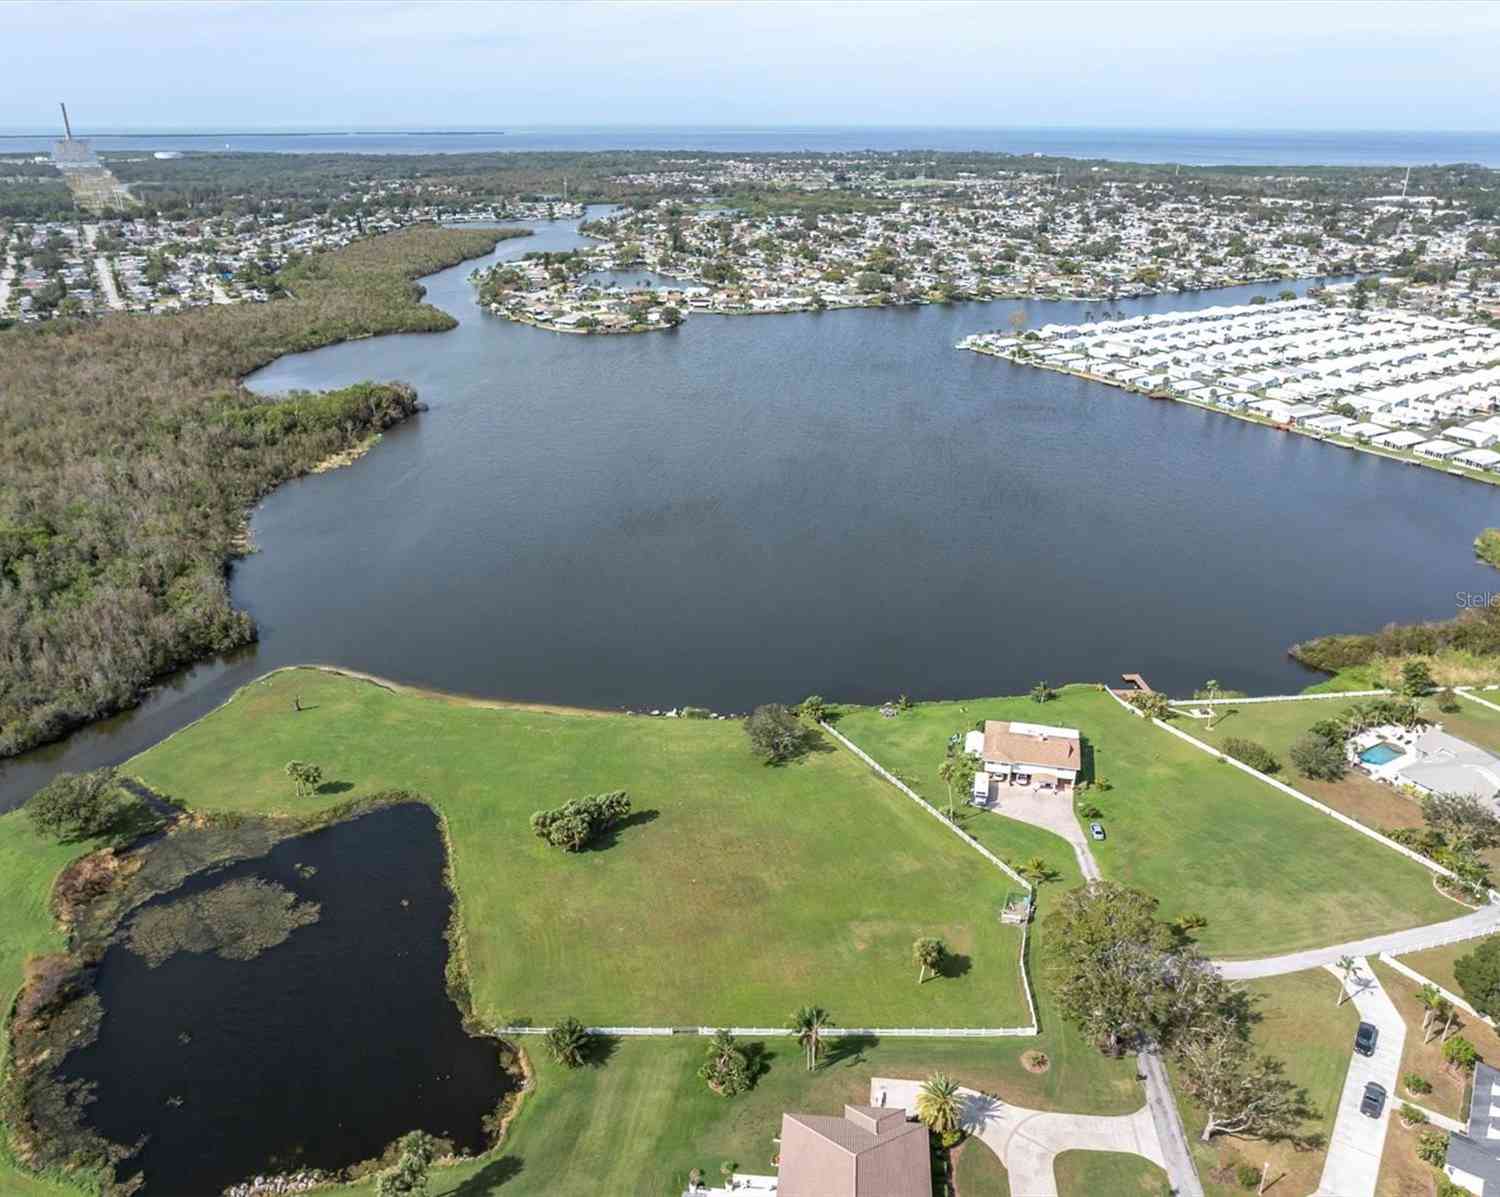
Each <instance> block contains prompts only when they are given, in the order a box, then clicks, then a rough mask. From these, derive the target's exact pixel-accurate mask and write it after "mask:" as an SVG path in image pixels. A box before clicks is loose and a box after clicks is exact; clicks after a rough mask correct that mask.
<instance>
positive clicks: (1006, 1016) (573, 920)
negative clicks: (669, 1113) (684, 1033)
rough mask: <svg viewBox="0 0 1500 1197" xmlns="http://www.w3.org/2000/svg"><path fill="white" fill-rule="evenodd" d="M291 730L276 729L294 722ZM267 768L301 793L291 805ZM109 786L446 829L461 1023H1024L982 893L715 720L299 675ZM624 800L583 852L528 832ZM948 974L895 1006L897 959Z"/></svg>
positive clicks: (909, 983) (993, 906) (1012, 954)
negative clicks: (354, 806)
mask: <svg viewBox="0 0 1500 1197" xmlns="http://www.w3.org/2000/svg"><path fill="white" fill-rule="evenodd" d="M299 698H300V701H301V704H302V706H303V708H304V709H303V710H302V711H300V712H297V711H294V709H293V703H294V699H299ZM290 760H302V761H310V762H315V763H316V764H318V765H320V766H321V767H322V769H323V776H324V779H325V784H324V787H323V791H324V792H320V793H319V794H317V795H315V796H312V797H308V798H297V797H296V796H295V794H294V792H293V787H292V784H291V781H290V779H289V778H288V777H287V776H286V774H285V772H284V768H285V765H286V763H287V762H288V761H290ZM125 771H126V772H127V773H130V774H135V775H137V776H139V777H140V778H141V779H142V780H143V781H145V782H146V783H147V784H149V785H151V786H153V787H154V788H156V789H158V790H160V791H162V792H164V793H166V794H170V795H171V796H173V797H174V798H177V799H180V800H182V801H183V802H185V803H186V804H187V805H188V806H189V807H191V808H193V809H198V810H236V811H265V812H279V811H299V810H308V809H313V808H316V807H318V806H323V805H330V804H333V803H336V802H342V801H347V800H349V799H351V798H355V797H358V796H360V795H366V794H371V793H374V792H376V791H379V790H383V789H387V788H405V789H410V790H414V791H418V792H420V793H421V794H423V795H425V796H426V797H428V798H429V799H430V800H431V801H432V802H433V803H434V804H435V805H436V806H437V807H438V809H440V810H441V811H442V813H443V815H444V816H445V817H446V819H447V823H448V828H449V833H450V838H451V853H452V854H451V861H452V867H453V873H454V878H455V882H456V886H457V890H458V893H459V898H460V902H461V908H462V912H463V919H464V944H465V948H466V950H467V955H468V963H469V970H470V981H471V985H472V989H473V994H474V1000H475V1005H476V1009H477V1012H478V1013H479V1014H480V1016H481V1017H483V1018H485V1019H487V1020H492V1021H496V1022H502V1023H508V1022H514V1021H521V1020H530V1021H531V1022H533V1023H536V1024H547V1023H549V1022H551V1021H553V1020H555V1019H557V1018H559V1017H562V1016H564V1015H573V1016H576V1017H578V1018H581V1019H583V1020H584V1021H585V1022H588V1023H592V1024H596V1025H610V1026H677V1025H693V1026H697V1025H706V1024H707V1025H723V1024H734V1025H742V1026H768V1025H770V1026H779V1025H781V1024H783V1023H784V1022H785V1020H786V1018H787V1016H788V1015H789V1013H790V1012H791V1011H792V1010H793V1009H794V1008H796V1007H797V1006H800V1005H803V1004H806V1003H816V1004H818V1005H821V1006H824V1007H825V1008H827V1009H828V1010H829V1012H830V1013H831V1014H832V1016H833V1018H834V1019H835V1020H836V1021H837V1022H839V1023H842V1024H843V1025H844V1026H901V1027H912V1026H915V1027H946V1026H956V1027H974V1026H1016V1025H1024V1024H1026V1023H1028V1022H1029V1021H1030V1018H1029V1014H1028V1011H1027V1006H1026V1001H1025V996H1024V994H1023V991H1022V988H1021V984H1020V977H1019V950H1020V934H1019V931H1018V930H1017V929H1016V928H1014V927H1009V926H1004V925H1002V924H1001V923H1000V921H999V919H998V914H997V911H998V908H999V906H1000V904H1001V901H1002V898H1003V896H1004V894H1005V892H1006V890H1007V889H1008V888H1009V887H1010V886H1009V883H1008V882H1007V879H1006V878H1005V877H1004V876H1003V875H1002V874H1001V873H1000V872H999V871H998V870H997V869H995V868H994V866H993V865H990V864H988V863H987V862H986V861H985V860H984V859H983V858H982V857H980V856H979V855H978V854H977V853H975V852H973V851H972V850H970V849H967V848H965V847H964V845H963V844H962V843H961V842H960V841H959V840H958V839H957V838H956V837H954V836H952V835H950V834H948V833H947V832H946V831H944V829H943V828H942V826H941V825H939V824H938V823H937V822H936V821H935V820H933V819H932V818H931V817H930V816H928V815H926V814H924V813H923V812H922V811H921V810H919V809H917V808H916V807H915V805H914V804H912V803H911V802H910V800H908V799H906V798H903V797H902V796H901V795H900V794H899V793H897V792H896V791H895V790H893V789H892V788H891V787H890V786H888V785H886V784H885V783H883V782H881V781H879V780H878V779H876V778H875V777H874V776H873V775H872V774H871V773H870V772H869V771H868V770H867V769H866V768H865V767H864V766H863V765H861V764H859V763H858V762H857V761H856V760H855V759H854V758H853V757H852V756H850V755H849V754H848V753H847V752H844V751H842V750H839V749H836V748H835V747H834V746H833V745H832V744H831V743H830V744H825V745H824V746H823V748H822V749H821V750H819V751H814V752H812V753H810V754H809V755H807V756H806V757H804V758H803V759H801V760H798V761H796V762H794V763H792V764H789V765H785V766H780V767H769V766H766V765H764V764H762V763H761V762H760V761H759V760H757V759H756V758H755V757H754V756H753V755H752V754H751V751H750V747H749V743H748V741H747V738H746V736H745V733H744V730H743V729H742V727H741V726H740V725H739V724H738V723H735V722H730V721H708V720H681V719H652V718H644V717H629V716H625V715H604V714H589V713H550V712H544V711H540V710H527V709H514V708H511V709H504V708H496V707H492V706H483V705H479V704H475V703H471V702H464V701H461V700H455V699H444V698H440V697H433V696H427V695H418V694H413V693H404V692H403V693H397V692H394V691H392V690H390V689H387V688H384V687H381V686H379V685H375V684H373V683H371V682H367V681H362V680H358V679H355V678H352V677H347V676H341V675H337V674H333V673H329V672H324V671H318V670H295V671H287V672H282V673H278V674H275V675H272V676H270V677H268V678H265V679H262V680H260V681H258V682H256V683H253V684H252V685H250V686H248V687H246V688H245V689H244V690H242V691H241V692H239V693H238V694H237V695H236V696H235V697H234V698H233V699H232V700H231V701H230V702H229V703H228V704H227V705H226V706H224V707H223V708H221V709H220V710H218V711H217V712H215V713H213V714H211V715H209V716H208V717H207V718H205V719H203V720H202V721H200V722H199V723H197V724H195V725H193V726H192V727H190V728H187V729H185V730H183V731H182V732H179V733H178V734H177V735H175V736H172V737H171V738H169V739H168V740H166V741H164V742H163V743H161V744H159V745H157V746H156V747H154V748H152V749H151V750H149V751H148V752H146V753H144V754H143V755H141V756H139V757H137V758H135V759H134V760H132V761H131V762H129V763H128V764H127V765H126V766H125ZM614 789H624V790H627V791H629V793H630V796H631V800H632V802H633V804H634V811H635V812H636V813H635V815H634V816H633V818H632V822H631V825H629V826H626V827H625V828H623V829H622V830H620V831H619V833H618V834H617V835H616V836H614V837H613V842H612V843H610V844H608V845H607V846H606V847H603V848H602V849H600V850H595V851H586V852H582V853H565V852H563V851H561V850H559V849H556V848H552V847H549V846H547V845H546V844H544V843H543V842H542V841H540V840H538V839H536V838H535V837H534V836H533V835H532V833H531V830H530V827H529V818H530V815H531V813H532V812H533V811H535V810H538V809H541V808H548V807H555V806H558V805H560V804H561V803H563V802H565V801H567V800H568V799H570V798H575V797H579V796H582V795H585V794H591V793H597V792H600V791H605V790H614ZM926 935H932V936H937V937H939V938H941V939H942V940H943V941H944V942H945V943H946V944H947V946H948V948H949V950H950V951H951V952H952V953H953V954H954V961H953V967H950V968H949V969H947V970H946V974H945V975H943V976H940V977H938V978H937V979H934V980H929V981H928V982H927V983H926V984H923V985H920V986H919V985H918V984H917V983H916V969H915V967H914V966H913V965H912V963H911V950H912V941H913V940H914V939H916V938H918V937H919V936H926Z"/></svg>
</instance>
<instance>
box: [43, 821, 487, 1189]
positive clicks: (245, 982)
mask: <svg viewBox="0 0 1500 1197" xmlns="http://www.w3.org/2000/svg"><path fill="white" fill-rule="evenodd" d="M299 865H301V866H304V867H303V868H301V869H299V868H298V866H299ZM305 866H311V869H312V870H315V871H311V872H310V871H309V869H308V868H306V867H305ZM442 872H443V844H442V840H441V837H440V835H439V831H438V826H437V820H436V819H435V817H434V816H433V814H432V812H431V811H430V810H428V809H427V808H426V807H425V806H421V805H419V804H416V803H412V804H406V805H402V806H396V807H390V808H387V809H385V810H380V811H376V812H374V813H372V814H368V815H364V816H362V817H360V818H358V819H354V820H352V821H350V822H347V823H342V824H338V825H335V826H333V827H330V828H328V829H326V830H323V831H319V832H316V833H313V834H311V835H306V836H300V837H298V838H296V839H292V840H287V841H284V842H283V843H281V844H280V845H278V846H277V847H276V848H275V849H274V850H273V851H272V852H271V853H270V854H269V855H267V856H264V857H261V858H259V859H257V860H251V861H245V862H243V863H241V864H238V865H235V866H232V867H230V868H228V869H225V870H222V871H220V872H216V873H210V874H207V875H205V876H203V877H199V878H195V879H193V880H192V881H190V882H188V884H187V885H186V886H184V887H182V888H181V889H179V890H177V891H175V893H173V894H171V895H168V896H167V899H168V900H169V899H171V898H175V897H181V896H183V895H185V894H189V893H192V892H195V891H198V890H202V889H207V888H210V887H213V886H217V885H219V884H221V883H222V882H224V881H227V880H232V879H235V878H240V877H258V878H263V879H265V880H268V881H273V882H276V883H277V884H279V885H282V886H285V887H286V888H287V889H289V890H291V891H293V892H294V893H295V894H296V895H297V896H298V898H299V899H305V900H310V901H315V902H319V903H321V904H322V911H321V916H320V918H319V919H318V921H317V922H315V923H313V924H311V925H310V926H305V927H302V928H299V929H298V930H295V931H293V932H292V934H291V937H290V938H289V939H288V940H286V942H284V943H282V944H280V945H278V946H277V947H274V948H270V949H269V950H267V951H265V952H263V953H262V954H261V955H259V956H257V957H256V958H255V959H253V960H249V961H234V960H225V959H223V958H222V957H220V956H218V955H216V954H211V953H192V952H179V953H177V954H176V955H174V956H171V957H169V958H168V959H167V960H166V961H165V962H164V963H162V964H160V965H158V966H157V967H156V968H151V967H148V965H147V964H146V962H145V961H144V960H143V959H142V958H141V957H140V956H137V955H135V954H134V953H132V952H131V951H129V950H127V949H126V948H124V947H121V946H116V947H112V948H110V949H109V951H108V952H107V953H106V954H105V957H104V960H103V963H102V965H101V966H100V969H99V977H98V987H99V993H100V997H101V998H102V1000H103V1003H104V1009H105V1017H104V1022H103V1025H102V1027H101V1029H100V1034H99V1038H98V1041H97V1042H95V1043H94V1044H92V1045H90V1046H89V1047H87V1048H84V1049H82V1050H80V1051H77V1052H74V1053H72V1054H71V1055H69V1056H68V1057H67V1064H66V1068H67V1071H68V1073H69V1075H70V1076H74V1077H78V1078H82V1079H84V1080H90V1081H95V1082H97V1083H98V1100H97V1102H95V1103H94V1104H93V1105H91V1106H89V1107H88V1117H89V1119H90V1121H91V1122H92V1124H93V1125H94V1126H95V1128H96V1129H98V1130H99V1131H100V1133H102V1134H103V1135H104V1136H105V1137H106V1138H109V1139H112V1140H114V1141H115V1142H119V1143H133V1142H135V1141H136V1140H137V1139H138V1138H139V1137H140V1136H142V1135H147V1136H149V1139H148V1141H147V1143H146V1146H145V1148H144V1150H143V1151H142V1152H141V1153H140V1155H139V1156H137V1157H136V1158H135V1159H134V1160H132V1161H131V1163H132V1165H139V1166H140V1167H141V1168H143V1169H144V1171H145V1174H146V1178H147V1187H146V1190H145V1192H146V1193H147V1194H150V1195H151V1197H207V1195H208V1194H214V1193H218V1192H220V1191H221V1190H222V1189H223V1188H224V1187H225V1186H227V1185H229V1184H232V1183H235V1182H238V1181H242V1180H245V1179H247V1178H249V1177H251V1176H253V1175H255V1174H257V1173H265V1172H284V1171H290V1170H293V1169H296V1168H299V1167H319V1168H326V1169H334V1168H339V1167H343V1166H345V1165H347V1164H352V1163H355V1162H357V1161H359V1160H363V1159H368V1158H370V1157H373V1156H376V1155H379V1154H380V1152H381V1151H382V1150H383V1149H384V1148H385V1147H386V1145H387V1144H389V1143H390V1142H392V1141H393V1140H395V1139H396V1138H398V1137H399V1136H400V1135H402V1134H404V1133H405V1132H406V1131H409V1130H413V1129H422V1130H426V1131H429V1132H431V1133H433V1134H436V1135H442V1136H445V1137H447V1138H450V1139H452V1140H453V1141H454V1142H455V1143H456V1144H457V1145H459V1146H460V1147H464V1148H468V1149H471V1150H477V1149H481V1148H482V1146H483V1135H482V1130H481V1126H480V1120H481V1119H482V1118H483V1117H484V1116H485V1115H487V1114H489V1113H491V1112H492V1111H493V1110H494V1109H495V1107H496V1105H497V1104H498V1103H499V1100H500V1097H501V1095H502V1093H503V1092H504V1088H505V1086H506V1084H507V1077H506V1074H505V1073H504V1072H503V1071H502V1070H501V1068H500V1066H499V1060H498V1054H497V1047H498V1045H497V1043H496V1042H495V1041H493V1040H486V1039H478V1038H474V1037H472V1036H470V1035H468V1034H467V1033H466V1032H465V1031H464V1029H463V1026H462V1024H461V1021H460V1018H459V1012H458V1009H457V1007H456V1006H455V1005H454V1004H453V1002H452V1001H451V1000H450V999H449V997H448V994H447V991H446V989H445V988H444V976H443V970H444V966H445V964H446V962H447V952H448V949H447V943H446V941H445V940H444V938H443V933H444V930H445V929H446V927H447V925H448V917H449V910H450V904H451V896H450V894H449V892H448V889H447V887H446V886H445V885H444V883H443V876H442ZM159 900H162V899H159Z"/></svg>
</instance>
